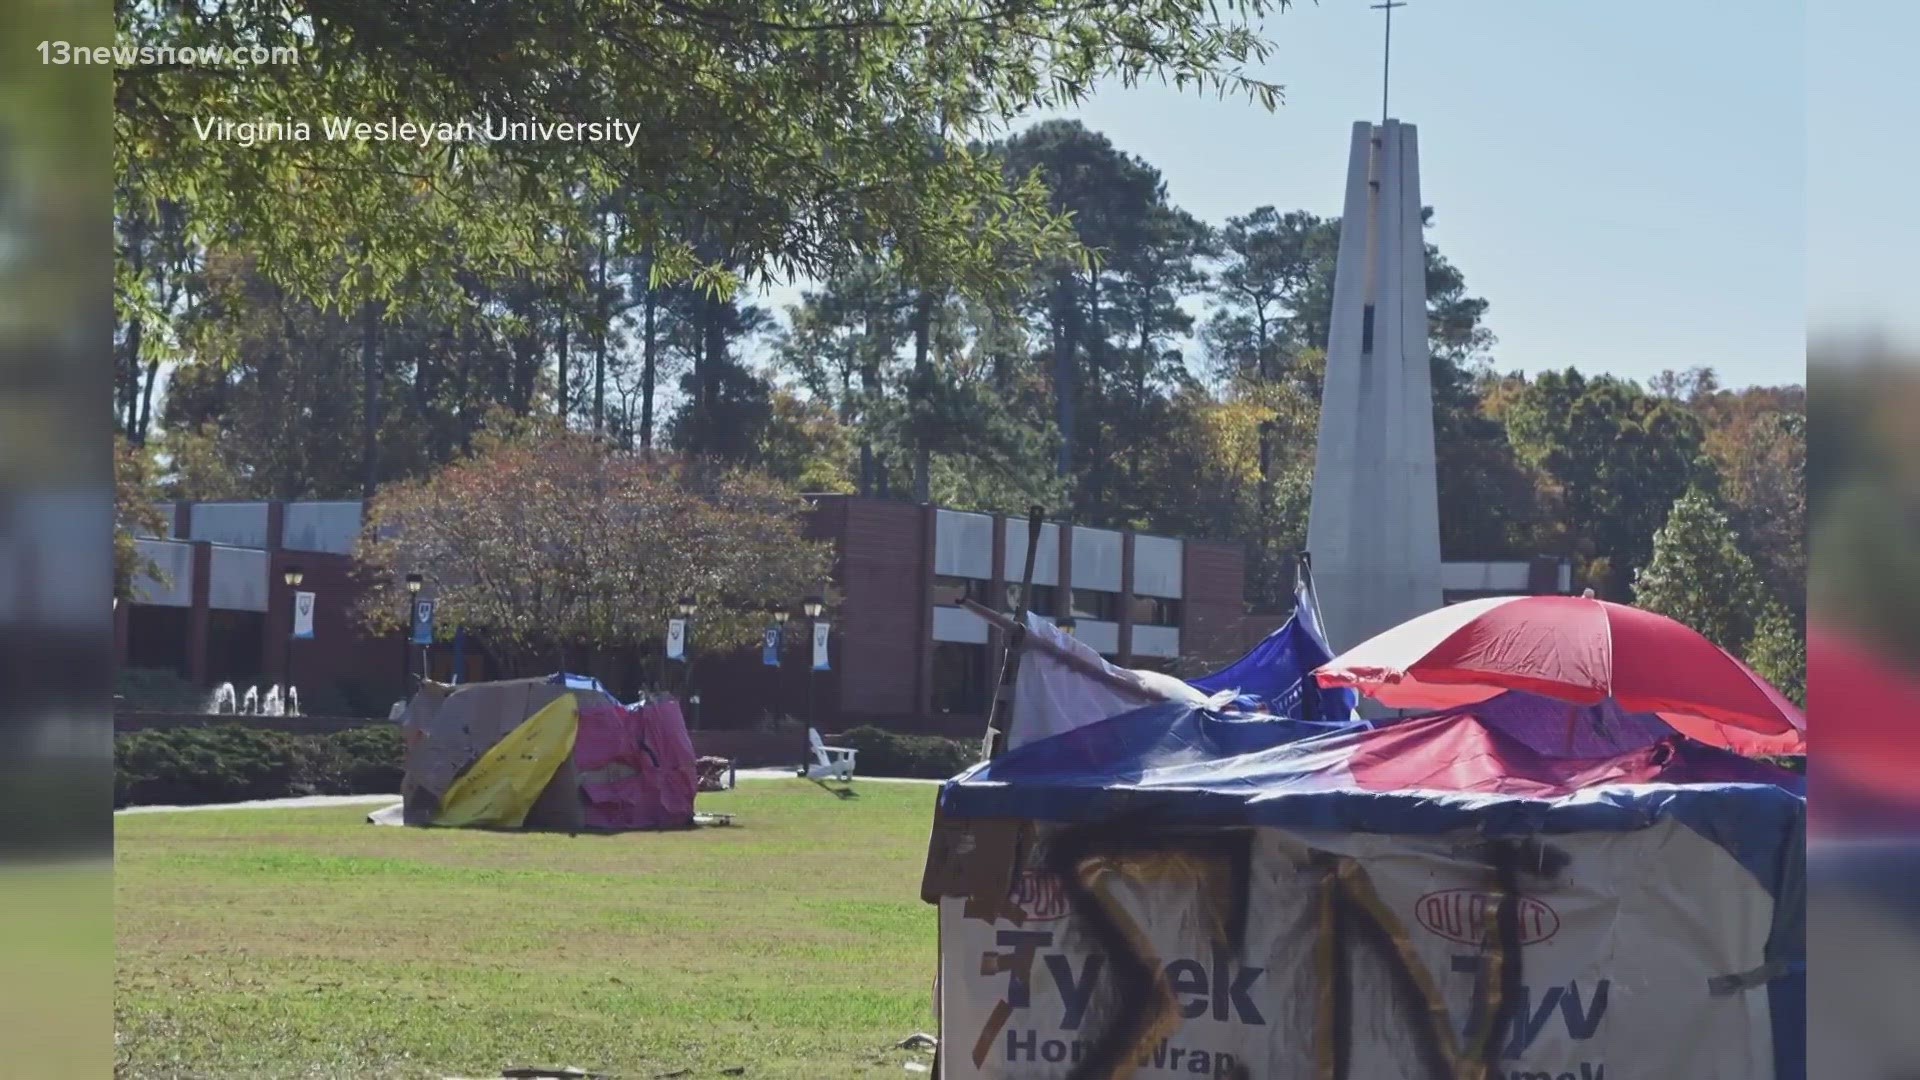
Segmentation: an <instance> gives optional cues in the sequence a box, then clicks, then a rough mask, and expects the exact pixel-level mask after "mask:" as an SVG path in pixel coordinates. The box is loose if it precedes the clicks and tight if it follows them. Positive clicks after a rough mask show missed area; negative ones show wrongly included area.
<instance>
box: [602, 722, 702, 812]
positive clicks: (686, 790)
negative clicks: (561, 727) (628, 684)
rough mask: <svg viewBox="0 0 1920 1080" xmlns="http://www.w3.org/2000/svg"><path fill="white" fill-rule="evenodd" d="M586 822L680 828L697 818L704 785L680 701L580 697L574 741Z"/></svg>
mask: <svg viewBox="0 0 1920 1080" xmlns="http://www.w3.org/2000/svg"><path fill="white" fill-rule="evenodd" d="M573 765H574V769H575V770H576V771H577V772H578V773H579V776H580V793H581V797H582V799H583V800H584V804H585V813H584V823H585V824H586V826H587V827H588V828H591V829H680V828H689V827H691V826H692V825H693V796H694V792H695V791H696V789H697V788H698V786H699V773H698V770H697V769H696V768H695V766H694V753H693V739H692V738H691V737H689V736H688V735H687V725H686V723H685V722H684V721H683V720H682V719H681V717H680V706H679V704H678V703H677V702H673V701H665V702H659V703H655V704H650V705H646V706H643V707H641V708H638V709H628V708H625V707H623V706H621V705H618V704H616V703H615V702H613V701H611V700H609V699H606V698H600V699H599V700H589V699H588V698H587V697H586V696H585V695H583V696H582V699H581V706H580V728H579V734H578V735H577V736H576V737H575V740H574V746H573Z"/></svg>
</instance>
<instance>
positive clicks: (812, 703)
mask: <svg viewBox="0 0 1920 1080" xmlns="http://www.w3.org/2000/svg"><path fill="white" fill-rule="evenodd" d="M800 610H801V611H802V612H803V613H805V614H806V616H807V726H808V727H809V728H811V727H814V726H816V722H817V721H818V719H819V718H818V717H817V716H816V715H815V714H814V709H815V707H816V699H815V697H814V676H815V668H816V667H817V666H818V665H816V664H815V663H814V662H813V635H814V634H815V633H816V632H817V631H815V629H814V627H816V626H818V625H819V624H820V613H821V612H823V611H825V610H827V605H826V601H824V600H822V599H821V598H820V597H818V596H809V597H807V598H806V600H804V601H802V602H801V605H800Z"/></svg>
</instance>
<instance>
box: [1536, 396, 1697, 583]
mask: <svg viewBox="0 0 1920 1080" xmlns="http://www.w3.org/2000/svg"><path fill="white" fill-rule="evenodd" d="M1502 415H1503V418H1504V421H1505V425H1506V430H1507V438H1508V440H1509V441H1510V442H1511V443H1512V445H1513V448H1514V450H1515V451H1517V452H1518V453H1519V455H1520V459H1521V461H1522V462H1524V463H1525V464H1526V465H1528V466H1530V467H1532V468H1534V469H1537V470H1539V471H1540V472H1541V473H1542V474H1544V475H1545V476H1546V477H1547V478H1548V479H1549V480H1550V481H1551V482H1552V485H1553V491H1552V497H1553V499H1554V501H1555V503H1556V504H1557V506H1558V516H1559V517H1560V519H1561V521H1562V523H1563V524H1564V526H1565V528H1566V530H1567V532H1568V533H1569V534H1570V537H1571V539H1572V540H1573V543H1574V545H1575V550H1576V552H1577V553H1579V554H1582V555H1587V556H1596V555H1597V556H1603V557H1606V558H1607V559H1608V560H1609V561H1610V564H1611V567H1612V570H1613V578H1614V579H1613V580H1612V581H1611V582H1608V583H1606V585H1605V587H1603V588H1602V590H1601V591H1602V594H1603V595H1605V594H1608V593H1611V594H1613V595H1615V596H1619V595H1621V594H1623V593H1624V591H1625V590H1624V588H1622V586H1623V585H1624V584H1625V583H1626V582H1628V581H1632V580H1634V578H1633V577H1632V575H1633V574H1634V573H1635V572H1636V571H1637V570H1638V569H1639V568H1641V567H1644V566H1646V565H1647V560H1648V558H1649V557H1650V556H1651V554H1652V551H1651V543H1652V538H1653V535H1654V532H1655V531H1656V530H1658V529H1659V528H1660V526H1661V523H1662V522H1663V521H1665V520H1666V517H1667V511H1668V508H1669V507H1671V506H1673V503H1674V500H1675V499H1677V498H1679V497H1680V496H1681V495H1682V494H1683V493H1684V492H1685V491H1686V490H1687V489H1688V487H1689V486H1691V484H1692V483H1693V481H1694V480H1695V479H1696V478H1697V477H1699V476H1700V475H1701V473H1700V471H1699V466H1698V459H1699V454H1700V448H1701V442H1702V437H1703V435H1702V430H1701V424H1700V421H1699V419H1698V418H1697V417H1696V416H1695V415H1694V414H1693V413H1692V412H1690V411H1689V410H1688V409H1687V408H1686V407H1685V406H1684V405H1681V404H1679V403H1677V402H1674V401H1670V400H1667V399H1663V398H1656V397H1653V396H1651V395H1649V394H1647V393H1646V392H1644V391H1643V390H1641V389H1640V387H1639V386H1637V385H1636V384H1634V383H1633V382H1631V381H1629V380H1625V379H1618V378H1615V377H1613V376H1610V375H1599V376H1592V377H1589V376H1586V375H1582V374H1581V373H1580V372H1578V371H1575V370H1572V369H1568V370H1567V371H1565V372H1548V373H1546V374H1543V375H1541V376H1539V377H1538V378H1535V379H1533V380H1531V381H1530V382H1526V383H1524V385H1522V386H1521V387H1520V388H1518V389H1517V390H1516V391H1513V392H1511V394H1510V396H1509V397H1508V398H1507V399H1506V400H1505V402H1504V407H1503V413H1502Z"/></svg>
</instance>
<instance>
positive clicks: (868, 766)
mask: <svg viewBox="0 0 1920 1080" xmlns="http://www.w3.org/2000/svg"><path fill="white" fill-rule="evenodd" d="M833 744H834V745H835V746H847V747H852V748H853V749H855V750H858V751H860V756H859V757H858V758H856V759H855V762H854V763H855V770H854V775H856V776H911V777H919V778H921V779H925V780H945V779H947V778H948V777H950V776H953V775H955V774H956V773H959V772H961V771H962V770H964V769H967V768H969V767H970V766H972V765H973V764H974V762H976V761H978V760H979V759H980V753H979V747H978V746H976V745H974V744H972V743H967V742H962V741H961V740H959V739H945V738H941V737H940V736H938V735H901V734H899V733H898V732H893V731H887V730H884V729H882V728H877V727H857V728H849V729H848V730H846V731H843V732H841V733H840V734H838V735H836V736H834V737H833Z"/></svg>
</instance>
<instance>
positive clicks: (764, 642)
mask: <svg viewBox="0 0 1920 1080" xmlns="http://www.w3.org/2000/svg"><path fill="white" fill-rule="evenodd" d="M760 642H761V645H760V662H761V663H762V664H765V665H766V666H767V667H779V666H780V628H779V627H777V626H769V627H767V630H766V633H764V634H762V635H761V637H760Z"/></svg>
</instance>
